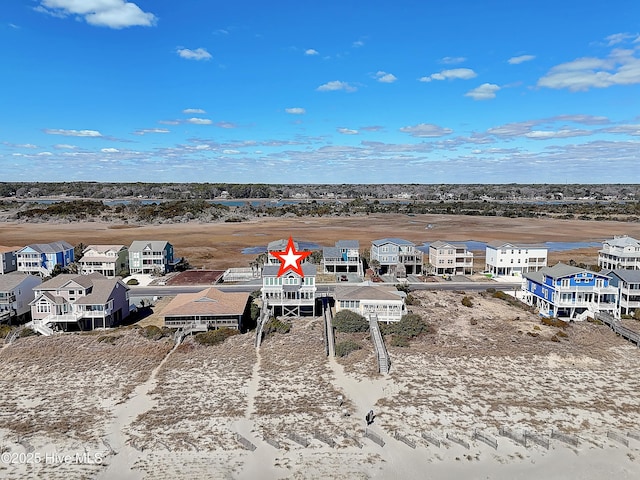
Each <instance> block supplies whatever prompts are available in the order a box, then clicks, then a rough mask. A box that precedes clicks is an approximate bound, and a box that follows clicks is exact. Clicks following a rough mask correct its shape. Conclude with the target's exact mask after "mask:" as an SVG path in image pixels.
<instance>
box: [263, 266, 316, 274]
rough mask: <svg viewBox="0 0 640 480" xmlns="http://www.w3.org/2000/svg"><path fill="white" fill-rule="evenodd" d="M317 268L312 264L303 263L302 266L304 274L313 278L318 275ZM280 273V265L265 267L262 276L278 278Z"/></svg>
mask: <svg viewBox="0 0 640 480" xmlns="http://www.w3.org/2000/svg"><path fill="white" fill-rule="evenodd" d="M316 270H317V269H316V266H315V265H314V264H312V263H303V264H302V273H304V275H305V277H307V276H309V277H313V276H315V274H316ZM279 271H280V265H265V266H264V267H263V268H262V276H263V277H276V276H278V272H279Z"/></svg>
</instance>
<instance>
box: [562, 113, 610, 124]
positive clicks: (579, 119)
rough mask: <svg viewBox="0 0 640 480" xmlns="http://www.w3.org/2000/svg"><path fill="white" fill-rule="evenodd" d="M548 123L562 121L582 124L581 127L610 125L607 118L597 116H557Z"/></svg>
mask: <svg viewBox="0 0 640 480" xmlns="http://www.w3.org/2000/svg"><path fill="white" fill-rule="evenodd" d="M549 120H550V121H564V122H573V123H582V124H583V125H608V124H610V123H611V120H609V119H608V118H607V117H602V116H598V115H584V114H577V115H558V116H555V117H552V118H550V119H549Z"/></svg>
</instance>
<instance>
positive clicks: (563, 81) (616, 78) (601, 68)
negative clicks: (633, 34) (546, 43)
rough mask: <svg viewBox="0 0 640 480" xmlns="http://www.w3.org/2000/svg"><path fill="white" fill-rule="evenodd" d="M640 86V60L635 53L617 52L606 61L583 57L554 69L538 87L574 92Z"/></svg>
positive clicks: (615, 50) (631, 51)
mask: <svg viewBox="0 0 640 480" xmlns="http://www.w3.org/2000/svg"><path fill="white" fill-rule="evenodd" d="M638 83H640V58H638V57H636V56H635V52H634V51H633V50H623V49H614V50H612V51H611V53H610V54H609V56H608V57H607V58H595V57H583V58H578V59H576V60H573V61H571V62H567V63H562V64H560V65H556V66H555V67H553V68H551V70H549V72H547V74H546V75H545V76H543V77H542V78H540V79H539V80H538V86H539V87H546V88H553V89H563V88H567V89H569V90H570V91H572V92H577V91H586V90H589V89H590V88H607V87H611V86H614V85H633V84H638Z"/></svg>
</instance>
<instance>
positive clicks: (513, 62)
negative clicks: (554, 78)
mask: <svg viewBox="0 0 640 480" xmlns="http://www.w3.org/2000/svg"><path fill="white" fill-rule="evenodd" d="M534 58H536V56H535V55H520V56H518V57H511V58H510V59H509V60H507V63H508V64H509V65H518V64H520V63H523V62H529V61H531V60H533V59H534Z"/></svg>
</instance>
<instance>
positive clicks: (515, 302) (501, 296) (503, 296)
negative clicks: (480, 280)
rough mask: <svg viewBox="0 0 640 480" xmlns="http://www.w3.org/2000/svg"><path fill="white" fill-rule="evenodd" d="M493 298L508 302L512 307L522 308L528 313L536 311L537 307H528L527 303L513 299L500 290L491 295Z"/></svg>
mask: <svg viewBox="0 0 640 480" xmlns="http://www.w3.org/2000/svg"><path fill="white" fill-rule="evenodd" d="M487 291H488V289H487ZM491 296H492V297H493V298H498V299H500V300H504V301H505V302H507V303H508V304H509V305H511V306H512V307H517V308H520V309H522V310H525V311H527V312H531V313H535V311H536V309H535V307H532V306H531V305H527V304H526V303H524V302H522V301H520V300H518V299H517V298H515V297H512V296H511V295H509V294H507V293H504V292H502V291H500V290H497V291H496V292H494V293H493V294H492V295H491Z"/></svg>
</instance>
